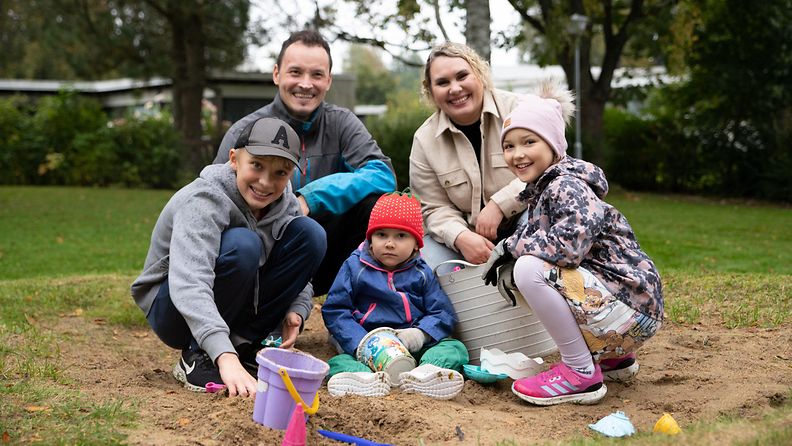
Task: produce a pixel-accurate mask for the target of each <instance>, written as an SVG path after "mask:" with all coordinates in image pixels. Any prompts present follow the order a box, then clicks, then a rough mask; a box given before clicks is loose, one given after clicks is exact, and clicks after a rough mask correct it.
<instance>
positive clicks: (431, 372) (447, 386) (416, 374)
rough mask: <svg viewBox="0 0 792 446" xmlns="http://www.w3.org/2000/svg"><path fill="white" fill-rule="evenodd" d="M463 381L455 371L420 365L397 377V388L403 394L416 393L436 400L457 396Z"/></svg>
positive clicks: (460, 375) (463, 383)
mask: <svg viewBox="0 0 792 446" xmlns="http://www.w3.org/2000/svg"><path fill="white" fill-rule="evenodd" d="M464 386H465V379H464V378H463V377H462V374H461V373H459V372H457V371H456V370H451V369H443V368H440V367H437V366H430V367H427V365H422V366H419V367H416V368H415V369H413V370H410V371H409V372H403V373H401V374H400V375H399V387H401V390H402V392H405V393H418V394H421V395H426V396H428V397H430V398H434V399H438V400H450V399H451V398H453V397H455V396H457V395H459V393H460V392H461V391H462V389H463V388H464Z"/></svg>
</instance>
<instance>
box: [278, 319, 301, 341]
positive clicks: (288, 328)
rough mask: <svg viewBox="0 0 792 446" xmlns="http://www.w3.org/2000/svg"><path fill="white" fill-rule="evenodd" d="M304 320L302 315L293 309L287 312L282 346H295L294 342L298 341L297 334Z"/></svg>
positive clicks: (284, 320)
mask: <svg viewBox="0 0 792 446" xmlns="http://www.w3.org/2000/svg"><path fill="white" fill-rule="evenodd" d="M302 321H303V320H302V316H300V315H299V314H297V313H295V312H293V311H292V312H291V313H288V314H286V317H285V318H284V319H283V330H282V333H281V336H282V337H283V342H282V343H281V345H280V348H292V347H294V343H295V342H297V335H299V334H300V325H302Z"/></svg>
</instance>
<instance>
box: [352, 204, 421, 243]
mask: <svg viewBox="0 0 792 446" xmlns="http://www.w3.org/2000/svg"><path fill="white" fill-rule="evenodd" d="M381 228H390V229H401V230H402V231H407V232H409V233H410V234H411V235H412V236H413V237H415V241H416V242H417V243H418V247H419V248H423V218H422V217H421V202H420V201H418V198H417V197H416V196H415V195H413V194H411V193H410V192H409V190H405V191H404V192H392V193H390V194H384V195H383V196H381V197H379V200H377V203H376V204H375V205H374V208H373V209H372V210H371V217H369V225H368V230H367V231H366V240H371V234H372V233H373V232H374V231H376V230H377V229H381Z"/></svg>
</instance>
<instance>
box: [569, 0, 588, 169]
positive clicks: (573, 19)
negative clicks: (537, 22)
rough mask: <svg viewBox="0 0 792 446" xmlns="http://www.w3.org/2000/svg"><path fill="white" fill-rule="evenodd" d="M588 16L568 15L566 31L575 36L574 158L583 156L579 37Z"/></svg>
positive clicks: (586, 23)
mask: <svg viewBox="0 0 792 446" xmlns="http://www.w3.org/2000/svg"><path fill="white" fill-rule="evenodd" d="M588 21H589V19H588V17H586V16H584V15H582V14H577V13H575V14H572V15H571V16H570V17H569V25H568V26H567V31H568V32H569V34H572V35H573V36H574V37H575V158H578V159H581V158H583V143H582V142H581V141H580V136H581V135H580V133H581V130H580V112H581V108H582V106H581V100H582V98H581V93H580V37H581V36H582V35H583V33H584V32H586V25H588Z"/></svg>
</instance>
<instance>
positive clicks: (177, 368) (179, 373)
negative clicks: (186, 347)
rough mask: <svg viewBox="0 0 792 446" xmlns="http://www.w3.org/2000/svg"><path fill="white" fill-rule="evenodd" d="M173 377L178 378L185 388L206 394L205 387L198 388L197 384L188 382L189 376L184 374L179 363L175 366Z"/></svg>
mask: <svg viewBox="0 0 792 446" xmlns="http://www.w3.org/2000/svg"><path fill="white" fill-rule="evenodd" d="M173 377H174V378H176V380H177V381H179V382H180V383H182V384H184V388H185V389H187V390H189V391H192V392H204V393H206V388H205V387H200V386H196V385H195V384H190V383H189V382H187V374H186V373H184V370H183V369H182V368H181V367H180V366H179V363H178V362H177V363H176V365H174V366H173Z"/></svg>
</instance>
